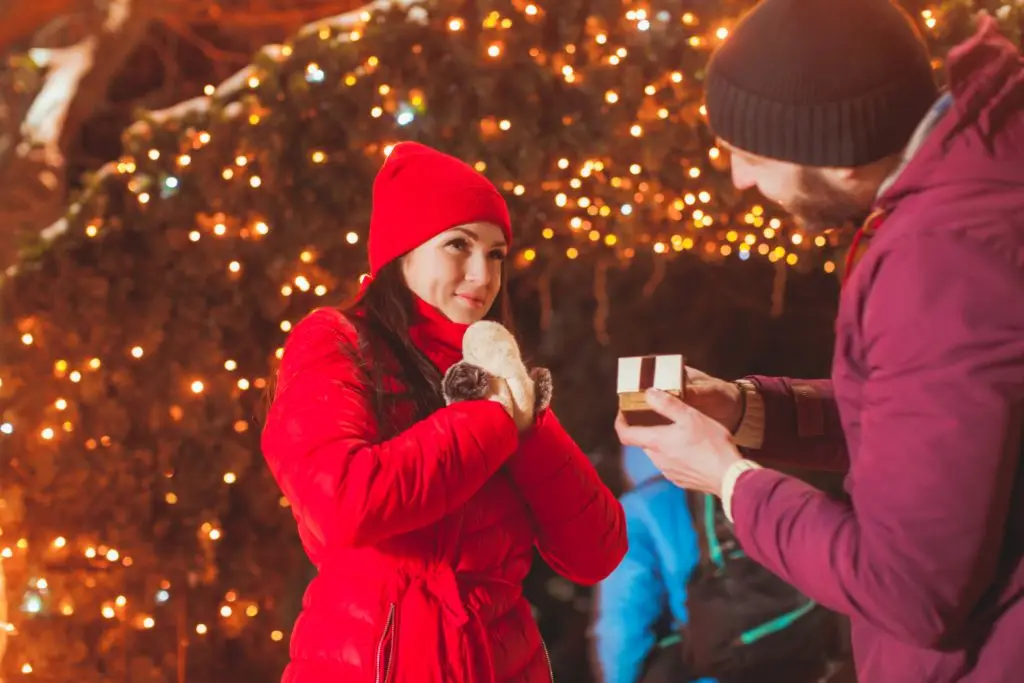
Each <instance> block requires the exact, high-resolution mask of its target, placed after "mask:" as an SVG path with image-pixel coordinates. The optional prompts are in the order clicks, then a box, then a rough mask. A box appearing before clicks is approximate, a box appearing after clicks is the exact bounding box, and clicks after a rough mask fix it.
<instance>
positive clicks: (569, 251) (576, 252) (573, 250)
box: [565, 247, 580, 260]
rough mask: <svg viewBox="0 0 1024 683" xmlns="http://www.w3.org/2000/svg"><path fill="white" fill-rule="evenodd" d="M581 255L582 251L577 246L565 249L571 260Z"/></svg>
mask: <svg viewBox="0 0 1024 683" xmlns="http://www.w3.org/2000/svg"><path fill="white" fill-rule="evenodd" d="M579 255H580V252H579V250H578V249H576V247H569V248H568V249H566V250H565V256H566V257H567V258H569V259H570V260H571V259H574V258H576V257H577V256H579Z"/></svg>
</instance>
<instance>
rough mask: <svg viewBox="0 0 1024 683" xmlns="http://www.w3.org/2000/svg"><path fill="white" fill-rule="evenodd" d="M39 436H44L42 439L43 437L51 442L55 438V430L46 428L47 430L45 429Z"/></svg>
mask: <svg viewBox="0 0 1024 683" xmlns="http://www.w3.org/2000/svg"><path fill="white" fill-rule="evenodd" d="M39 434H40V436H42V437H43V438H44V439H46V440H47V441H49V440H50V439H52V438H53V428H52V427H46V428H45V429H43V431H42V432H40V433H39Z"/></svg>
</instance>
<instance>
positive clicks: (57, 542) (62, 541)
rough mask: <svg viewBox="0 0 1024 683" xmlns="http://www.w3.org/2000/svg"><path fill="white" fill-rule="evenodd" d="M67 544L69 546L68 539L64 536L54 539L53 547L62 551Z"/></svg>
mask: <svg viewBox="0 0 1024 683" xmlns="http://www.w3.org/2000/svg"><path fill="white" fill-rule="evenodd" d="M67 544H68V539H66V538H64V537H63V536H58V537H57V538H55V539H53V547H54V548H57V549H60V548H63V547H64V546H66V545H67Z"/></svg>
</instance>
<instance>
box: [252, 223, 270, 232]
mask: <svg viewBox="0 0 1024 683" xmlns="http://www.w3.org/2000/svg"><path fill="white" fill-rule="evenodd" d="M254 227H255V230H256V232H257V233H259V234H260V235H266V234H267V233H268V232H270V226H268V225H267V224H266V223H264V222H263V221H257V222H256V225H255V226H254Z"/></svg>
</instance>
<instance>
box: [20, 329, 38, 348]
mask: <svg viewBox="0 0 1024 683" xmlns="http://www.w3.org/2000/svg"><path fill="white" fill-rule="evenodd" d="M33 341H35V338H34V337H33V336H32V335H31V334H29V333H28V332H26V333H25V334H23V335H21V343H22V344H24V345H25V346H31V345H32V342H33Z"/></svg>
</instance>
